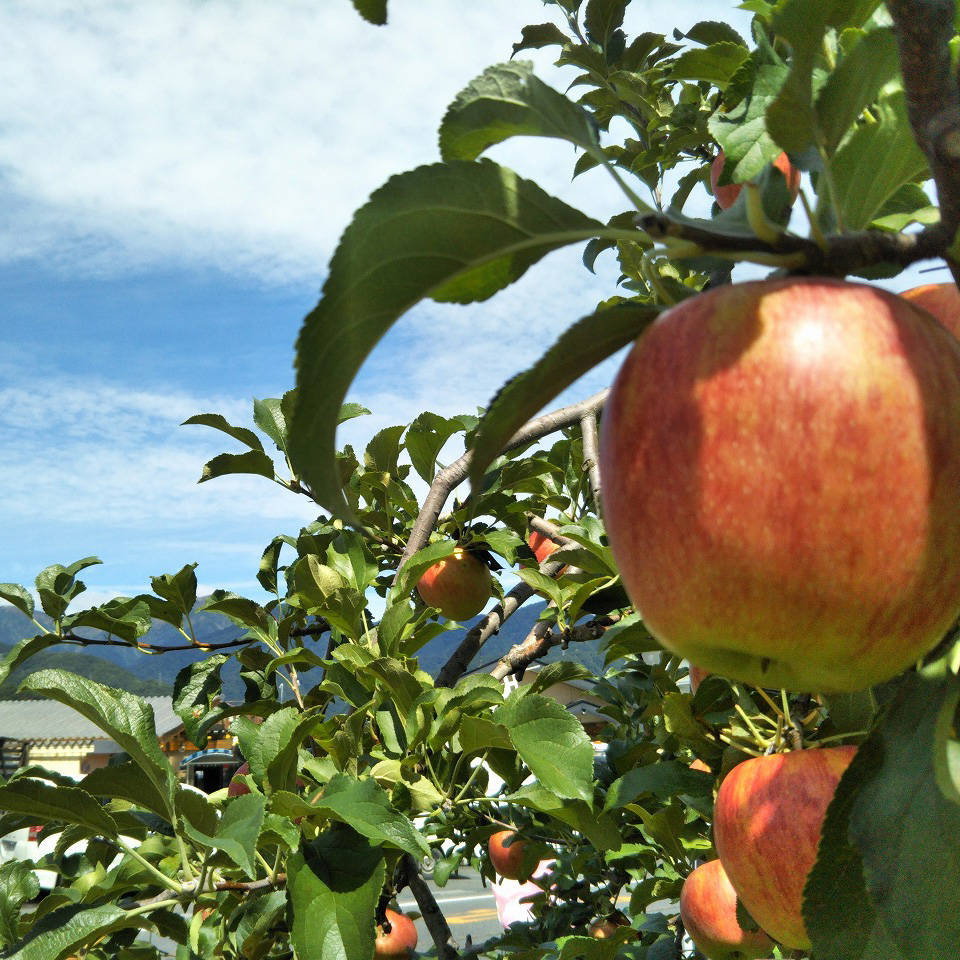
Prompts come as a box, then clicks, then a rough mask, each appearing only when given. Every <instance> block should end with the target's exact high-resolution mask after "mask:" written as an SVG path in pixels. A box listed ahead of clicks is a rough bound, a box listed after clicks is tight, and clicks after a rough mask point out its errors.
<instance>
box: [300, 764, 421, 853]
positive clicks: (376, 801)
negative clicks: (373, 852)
mask: <svg viewBox="0 0 960 960" xmlns="http://www.w3.org/2000/svg"><path fill="white" fill-rule="evenodd" d="M314 805H315V807H316V808H317V810H321V811H323V812H325V813H327V814H328V815H330V816H332V817H335V818H336V819H337V820H339V821H341V822H343V823H346V824H349V825H350V826H351V827H352V828H353V829H354V830H356V832H357V833H359V834H360V835H361V836H363V837H366V838H367V839H368V840H371V841H372V842H373V843H376V844H378V845H384V844H386V845H387V846H390V847H395V848H396V849H398V850H403V851H405V852H406V853H409V854H412V855H413V856H414V857H417V858H420V857H423V856H426V855H428V854H429V853H430V847H429V846H428V844H427V842H426V840H424V838H423V837H422V836H421V835H420V833H419V831H418V830H417V829H416V828H415V827H414V826H413V824H412V823H411V822H410V821H409V820H408V819H407V818H406V817H405V816H404V815H403V814H402V813H400V812H399V811H397V810H395V809H394V808H393V807H392V806H391V804H390V797H389V796H388V795H387V793H386V791H385V790H384V789H383V788H382V787H381V786H380V785H379V784H378V783H377V782H376V781H375V780H372V779H370V778H368V779H365V780H356V779H354V778H353V777H350V776H348V775H347V774H345V773H338V774H337V775H336V776H335V777H333V779H332V780H331V781H330V782H329V783H328V784H327V787H326V789H325V790H324V791H323V796H322V797H319V798H318V799H317V800H316V803H315V804H314Z"/></svg>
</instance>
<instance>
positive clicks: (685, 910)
mask: <svg viewBox="0 0 960 960" xmlns="http://www.w3.org/2000/svg"><path fill="white" fill-rule="evenodd" d="M680 919H681V920H682V921H683V928H684V930H686V931H687V933H688V934H689V936H690V939H691V940H692V941H693V942H694V944H696V947H697V949H698V950H699V951H700V952H701V953H702V954H703V955H704V956H705V957H707V960H757V958H758V957H762V956H765V955H769V953H770V951H771V950H772V948H773V941H772V940H771V939H770V938H769V937H768V936H767V935H766V934H765V933H764V932H763V931H762V930H744V929H743V928H742V927H741V926H740V924H739V923H737V895H736V893H735V892H734V889H733V887H732V886H731V885H730V880H729V878H728V877H727V872H726V871H725V870H724V869H723V864H722V863H721V862H720V861H719V860H711V861H710V862H709V863H704V864H701V865H700V866H699V867H697V868H696V869H695V870H694V871H693V872H692V873H690V874H689V875H688V876H687V879H686V880H684V881H683V887H682V888H681V890H680Z"/></svg>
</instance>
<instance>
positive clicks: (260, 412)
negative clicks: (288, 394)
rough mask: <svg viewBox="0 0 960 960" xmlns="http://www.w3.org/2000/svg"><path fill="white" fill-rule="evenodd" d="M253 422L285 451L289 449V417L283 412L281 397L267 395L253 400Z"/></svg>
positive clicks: (279, 448) (277, 446)
mask: <svg viewBox="0 0 960 960" xmlns="http://www.w3.org/2000/svg"><path fill="white" fill-rule="evenodd" d="M253 422H254V423H255V424H256V425H257V426H258V427H259V428H260V429H261V430H262V431H263V432H264V433H265V434H266V435H267V436H268V437H269V438H270V439H271V440H272V441H273V442H274V444H275V445H276V448H277V449H278V450H280V451H281V452H283V453H286V450H287V419H286V417H285V416H284V413H283V400H281V399H280V397H266V398H265V399H263V400H257V399H254V401H253Z"/></svg>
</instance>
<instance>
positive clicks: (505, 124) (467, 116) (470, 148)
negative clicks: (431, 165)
mask: <svg viewBox="0 0 960 960" xmlns="http://www.w3.org/2000/svg"><path fill="white" fill-rule="evenodd" d="M516 136H530V137H556V138H557V139H560V140H567V141H569V142H571V143H573V144H575V145H576V146H578V147H580V148H581V149H582V150H586V151H587V152H589V153H592V154H593V155H594V156H595V157H597V158H598V159H599V145H598V141H597V134H596V125H595V123H594V121H593V119H592V118H591V117H590V114H588V113H587V112H586V111H585V110H584V109H583V108H582V107H580V106H578V105H577V104H575V103H574V102H573V101H572V100H569V99H567V97H565V96H564V95H563V94H562V93H558V92H557V91H556V90H554V89H553V87H549V86H547V84H545V83H543V81H541V80H539V79H537V77H536V76H534V74H533V64H531V63H528V62H527V61H523V60H518V61H514V62H512V63H502V64H498V65H497V66H493V67H488V68H487V69H486V70H485V71H484V72H483V73H482V74H481V75H480V76H479V77H477V79H476V80H473V81H472V82H471V83H470V84H469V85H468V86H467V87H466V89H464V90H462V91H461V92H460V93H459V94H458V95H457V98H456V99H455V100H454V101H453V103H452V104H451V105H450V107H449V109H448V110H447V113H446V116H445V117H444V118H443V123H442V124H441V125H440V154H441V156H442V157H443V158H444V160H476V158H477V157H479V156H480V155H481V154H482V153H484V151H486V150H487V149H488V148H490V147H492V146H493V145H494V144H497V143H502V142H503V141H504V140H507V139H509V138H510V137H516Z"/></svg>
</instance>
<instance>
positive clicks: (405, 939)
mask: <svg viewBox="0 0 960 960" xmlns="http://www.w3.org/2000/svg"><path fill="white" fill-rule="evenodd" d="M386 919H387V924H389V926H390V930H389V931H386V932H385V931H384V926H383V925H378V926H377V939H376V940H375V941H374V945H373V955H374V957H376V958H377V960H407V957H409V956H410V954H411V953H413V951H414V950H416V948H417V939H418V937H417V928H416V926H415V925H414V922H413V921H412V920H411V919H410V918H409V917H408V916H407V915H406V914H405V913H397V911H396V910H390V909H387V911H386Z"/></svg>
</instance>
